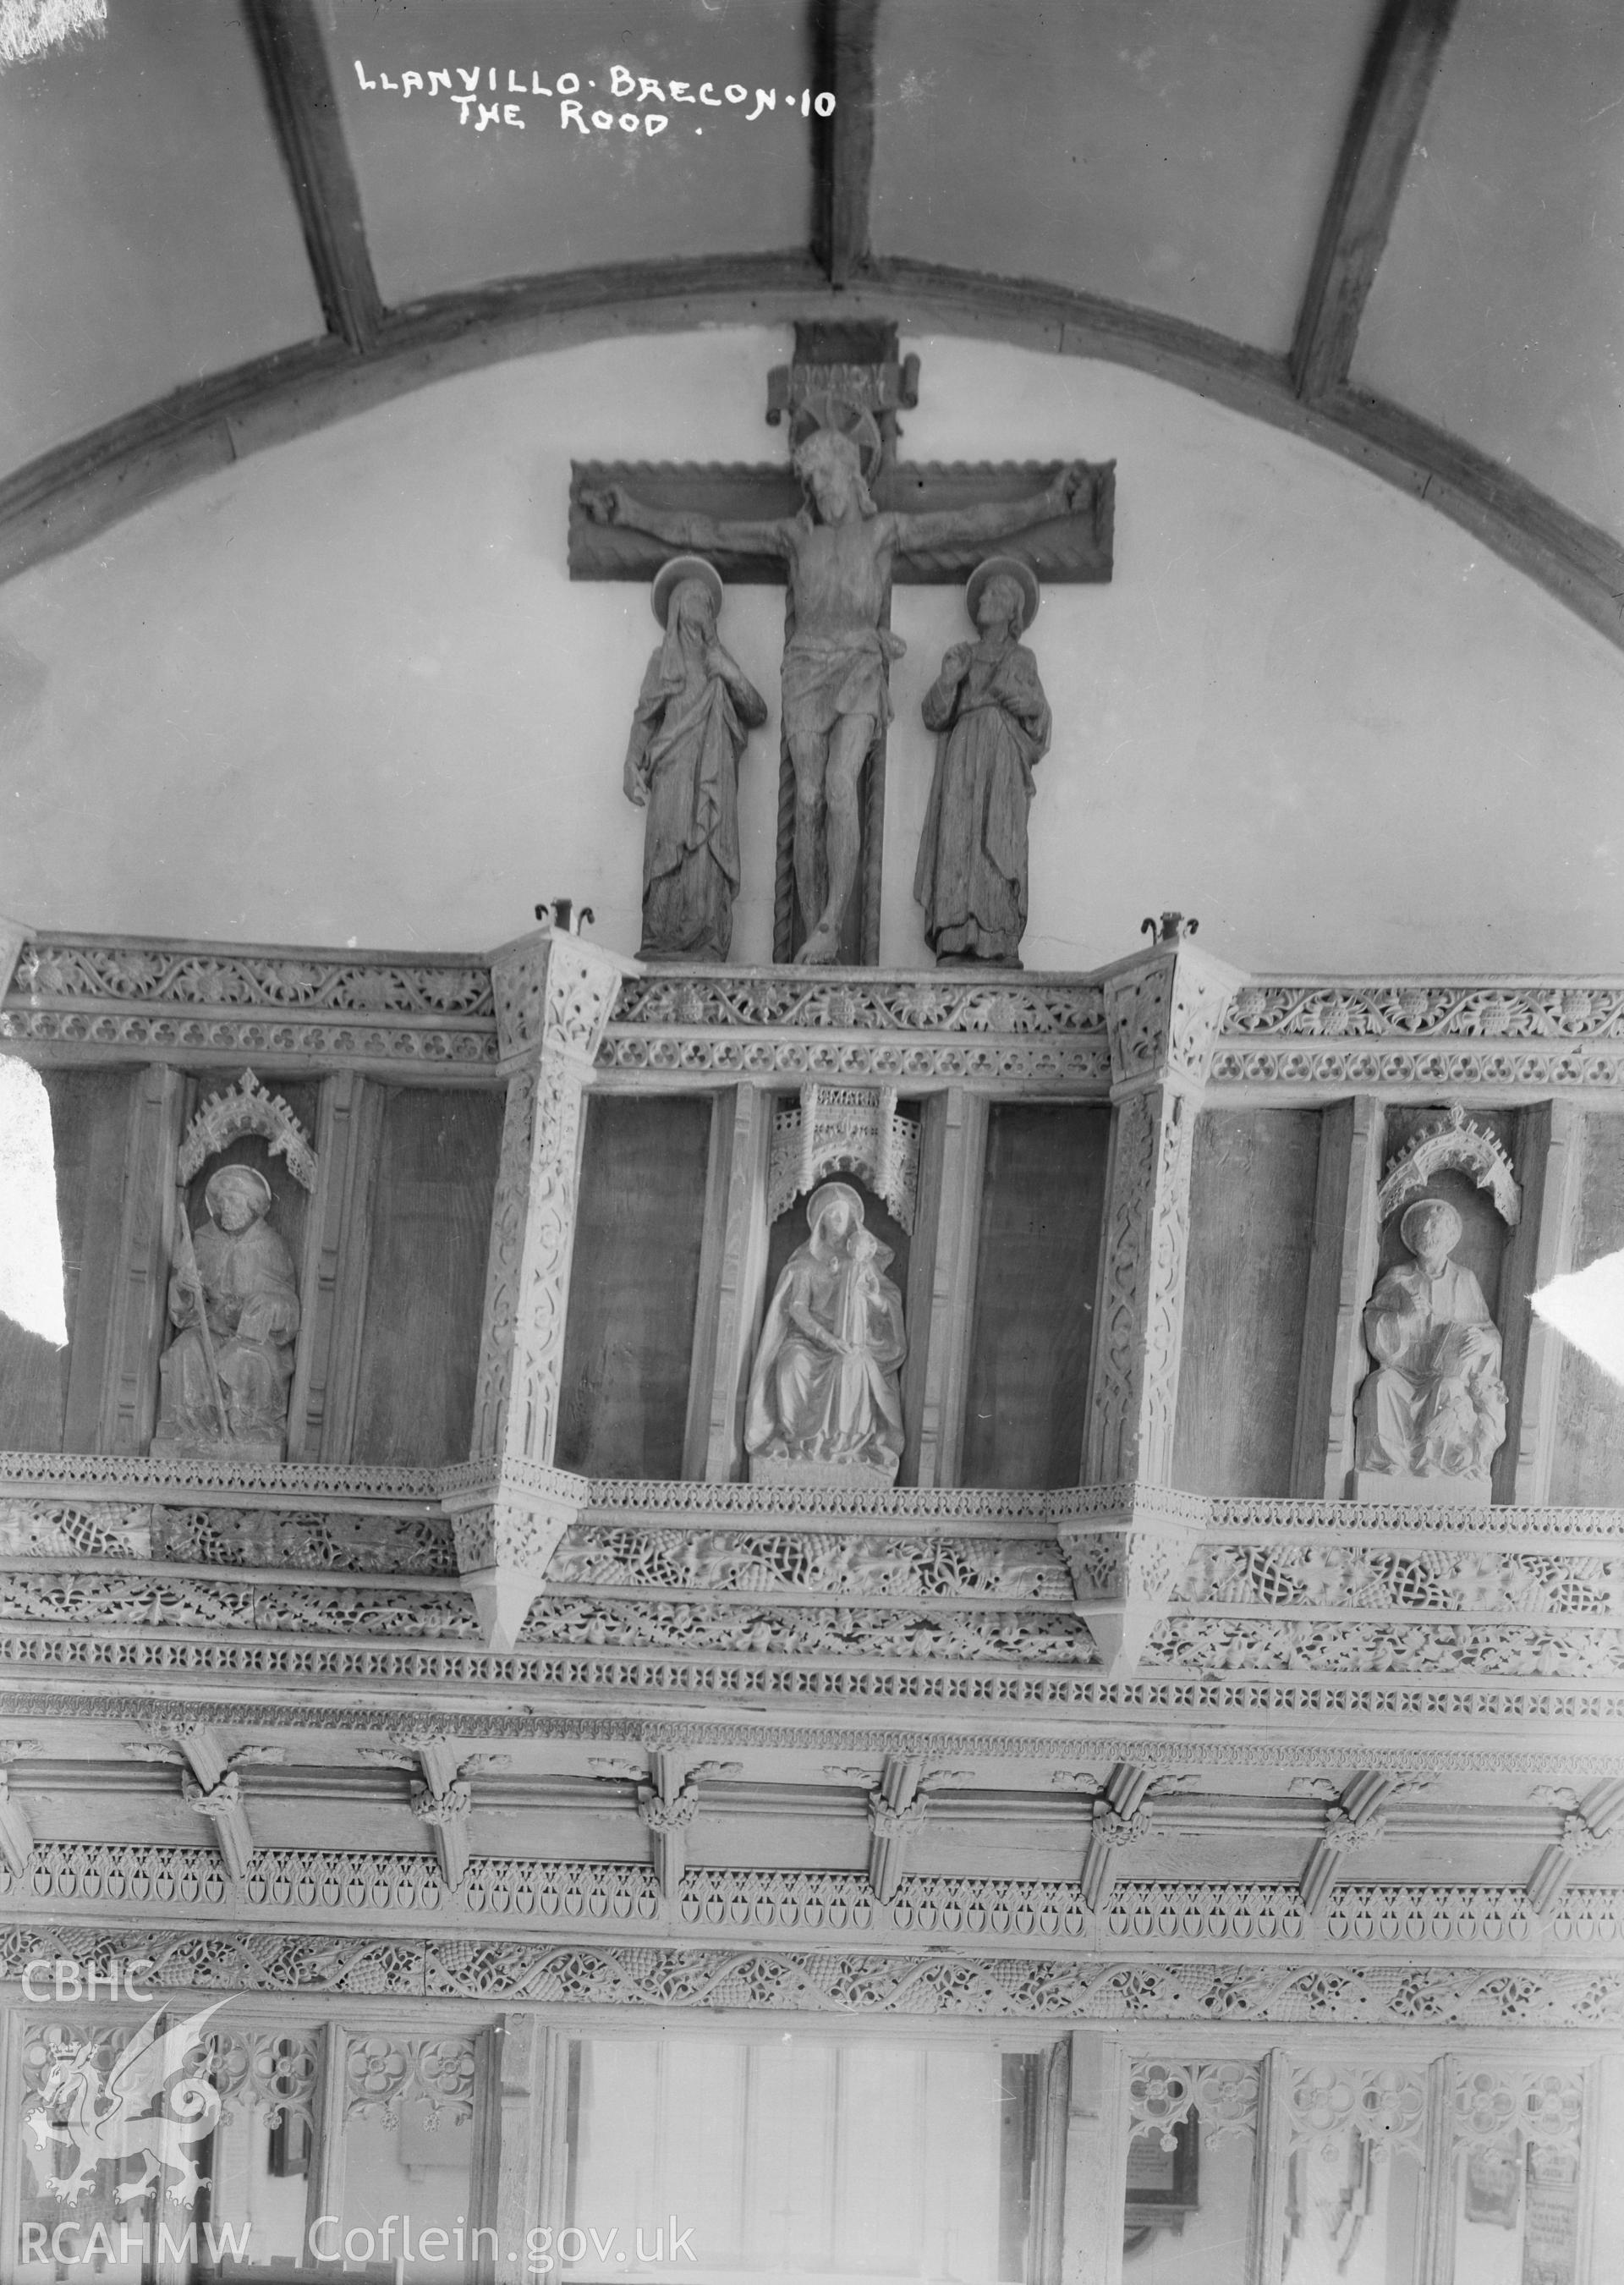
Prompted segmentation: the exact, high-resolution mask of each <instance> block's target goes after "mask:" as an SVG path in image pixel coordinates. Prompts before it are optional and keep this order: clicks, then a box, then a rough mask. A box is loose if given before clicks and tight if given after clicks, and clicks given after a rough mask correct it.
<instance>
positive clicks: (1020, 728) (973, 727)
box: [914, 555, 1051, 968]
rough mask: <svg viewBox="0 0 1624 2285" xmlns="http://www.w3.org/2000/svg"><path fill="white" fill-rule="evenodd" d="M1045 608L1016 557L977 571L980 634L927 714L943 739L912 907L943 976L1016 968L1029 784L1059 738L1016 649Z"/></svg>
mask: <svg viewBox="0 0 1624 2285" xmlns="http://www.w3.org/2000/svg"><path fill="white" fill-rule="evenodd" d="M1039 600H1040V598H1039V590H1038V579H1037V574H1036V573H1035V572H1034V571H1033V570H1032V568H1031V566H1030V565H1028V564H1025V563H1023V562H1022V561H1020V560H1019V558H1018V557H1016V556H1013V555H995V556H992V557H990V558H989V559H988V561H986V562H985V563H981V564H978V565H977V568H976V569H975V570H974V571H973V572H972V573H971V575H970V578H969V585H968V586H967V587H966V589H965V602H966V604H967V606H968V608H969V615H970V617H971V619H972V620H973V621H974V623H975V624H976V626H977V628H978V629H979V630H980V632H979V634H978V635H977V640H975V641H974V642H959V643H954V645H953V648H952V649H951V650H950V651H949V652H948V653H947V655H946V656H945V658H944V659H943V661H942V671H941V672H940V673H939V674H938V677H937V679H936V680H935V681H934V682H933V683H932V684H931V686H930V689H929V690H928V691H927V692H926V693H925V695H924V700H923V703H922V707H921V710H920V711H921V712H922V714H923V716H924V720H925V727H926V729H928V730H934V731H936V732H937V733H938V737H937V748H936V775H935V778H934V779H933V781H932V782H931V787H930V805H929V806H928V807H927V809H926V811H925V822H924V828H923V830H922V833H921V835H920V841H919V862H918V865H917V867H916V868H915V870H914V902H915V904H917V905H921V906H922V907H923V908H924V915H925V940H926V942H927V943H928V944H929V945H930V949H931V951H932V952H934V953H935V954H936V957H937V964H938V967H960V966H966V967H968V966H971V965H974V964H976V963H978V962H987V963H989V964H991V965H993V966H996V967H1002V968H1018V967H1019V966H1020V964H1021V960H1020V946H1021V938H1022V937H1023V935H1024V933H1025V929H1026V901H1027V897H1026V877H1027V875H1026V819H1027V813H1028V811H1029V810H1030V809H1031V807H1032V771H1033V769H1034V767H1035V766H1036V765H1037V764H1038V763H1039V762H1040V761H1041V760H1042V758H1043V757H1044V755H1045V754H1046V753H1047V751H1048V743H1049V732H1050V729H1051V722H1050V718H1049V710H1048V702H1047V699H1046V698H1045V697H1044V695H1043V685H1042V684H1041V683H1040V681H1039V679H1038V662H1037V660H1036V659H1035V658H1034V657H1033V656H1032V653H1031V651H1029V650H1028V649H1027V648H1026V646H1025V644H1024V642H1022V640H1021V636H1022V633H1023V632H1024V630H1025V629H1026V628H1027V627H1029V626H1030V625H1031V624H1032V620H1033V619H1034V618H1035V616H1037V610H1038V603H1039Z"/></svg>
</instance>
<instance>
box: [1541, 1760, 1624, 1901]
mask: <svg viewBox="0 0 1624 2285" xmlns="http://www.w3.org/2000/svg"><path fill="white" fill-rule="evenodd" d="M1569 1798H1570V1799H1571V1798H1572V1796H1571V1795H1570V1796H1569ZM1621 1822H1624V1778H1606V1779H1603V1781H1602V1783H1601V1784H1600V1785H1597V1786H1591V1788H1590V1790H1589V1793H1588V1794H1586V1795H1585V1796H1584V1799H1583V1800H1582V1801H1581V1802H1579V1804H1578V1806H1577V1807H1576V1808H1574V1809H1572V1810H1569V1811H1568V1812H1567V1814H1566V1816H1565V1817H1564V1818H1563V1820H1562V1838H1561V1840H1560V1841H1553V1842H1552V1843H1551V1844H1550V1846H1549V1848H1548V1849H1544V1850H1542V1853H1541V1857H1540V1861H1539V1863H1538V1864H1537V1865H1535V1866H1534V1878H1533V1879H1532V1880H1531V1881H1529V1883H1528V1908H1529V1910H1530V1911H1531V1912H1534V1913H1536V1914H1537V1915H1538V1917H1539V1918H1540V1919H1542V1920H1543V1919H1544V1917H1545V1915H1546V1914H1547V1913H1548V1912H1549V1911H1550V1908H1551V1906H1552V1905H1553V1904H1555V1903H1556V1901H1557V1897H1558V1896H1560V1895H1561V1894H1562V1891H1563V1890H1564V1888H1566V1886H1567V1884H1568V1882H1569V1881H1571V1880H1572V1879H1573V1874H1574V1873H1575V1872H1576V1870H1577V1869H1578V1866H1579V1865H1580V1862H1581V1859H1582V1858H1584V1857H1589V1856H1591V1855H1593V1854H1594V1853H1595V1851H1596V1850H1597V1849H1599V1848H1601V1847H1602V1845H1603V1844H1604V1842H1605V1841H1609V1840H1611V1838H1612V1833H1613V1832H1614V1830H1615V1828H1616V1827H1617V1826H1619V1825H1620V1823H1621Z"/></svg>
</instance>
